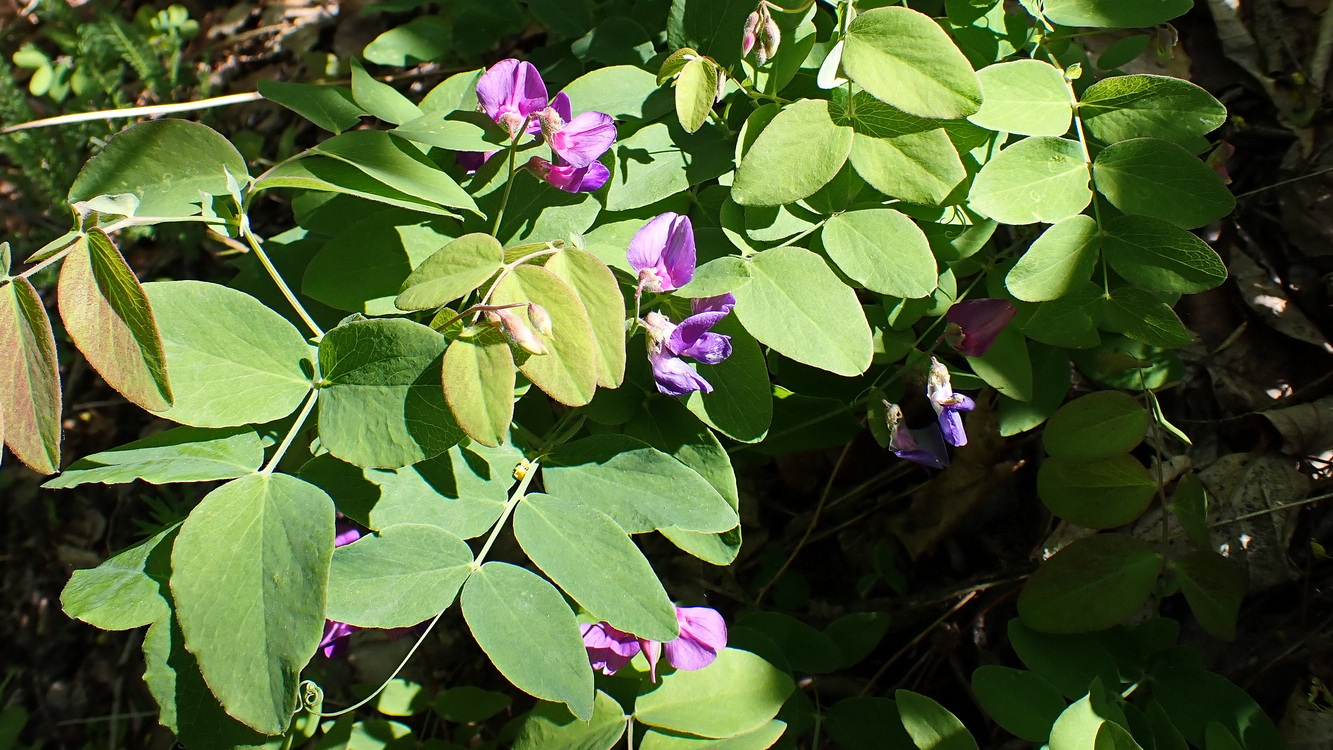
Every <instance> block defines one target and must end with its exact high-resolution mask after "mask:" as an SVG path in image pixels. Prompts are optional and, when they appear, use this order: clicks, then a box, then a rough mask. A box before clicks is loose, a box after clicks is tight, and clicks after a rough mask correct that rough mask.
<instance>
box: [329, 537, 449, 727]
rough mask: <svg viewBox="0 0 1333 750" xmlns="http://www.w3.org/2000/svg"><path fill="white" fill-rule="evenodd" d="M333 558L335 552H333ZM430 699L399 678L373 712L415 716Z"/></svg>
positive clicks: (388, 686)
mask: <svg viewBox="0 0 1333 750" xmlns="http://www.w3.org/2000/svg"><path fill="white" fill-rule="evenodd" d="M333 554H334V555H335V557H336V556H337V554H338V552H337V550H334V553H333ZM429 704H430V698H429V696H428V695H427V693H426V690H425V688H423V687H422V686H421V685H420V684H419V683H415V682H409V681H407V680H404V679H401V678H395V679H392V680H389V681H388V683H386V684H385V686H384V691H383V692H381V693H380V694H379V697H377V698H376V699H375V710H376V711H378V712H380V713H382V714H384V715H385V716H415V715H417V714H419V713H421V712H422V711H424V710H425V709H426V707H427V706H428V705H429Z"/></svg>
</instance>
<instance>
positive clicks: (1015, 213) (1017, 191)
mask: <svg viewBox="0 0 1333 750" xmlns="http://www.w3.org/2000/svg"><path fill="white" fill-rule="evenodd" d="M970 200H971V205H972V208H974V209H976V210H977V211H980V212H981V213H982V214H984V215H986V216H989V217H990V218H992V219H995V220H996V221H998V222H1000V223H1001V224H1032V223H1034V222H1038V221H1040V222H1045V223H1048V224H1049V223H1054V222H1057V221H1060V220H1061V219H1067V218H1069V217H1070V216H1073V215H1074V214H1077V213H1079V212H1080V211H1082V210H1083V209H1084V208H1087V206H1088V203H1089V202H1091V201H1092V189H1091V188H1090V187H1088V167H1087V165H1086V164H1085V163H1084V161H1083V148H1082V147H1081V146H1079V144H1078V142H1077V141H1071V140H1069V139H1067V138H1052V137H1049V136H1037V137H1032V138H1024V139H1023V140H1021V141H1019V142H1018V143H1015V144H1013V145H1012V146H1010V147H1008V148H1006V149H1005V150H1003V151H1001V152H1000V153H999V155H998V156H996V157H995V158H994V159H991V160H990V161H988V162H986V166H984V167H982V168H981V171H980V172H979V173H978V174H977V177H976V180H975V181H973V183H972V192H971V194H970Z"/></svg>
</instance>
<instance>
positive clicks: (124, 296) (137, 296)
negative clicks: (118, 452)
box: [60, 229, 172, 411]
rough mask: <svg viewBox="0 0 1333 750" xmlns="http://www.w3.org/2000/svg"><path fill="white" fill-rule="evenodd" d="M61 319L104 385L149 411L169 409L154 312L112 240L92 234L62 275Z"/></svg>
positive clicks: (168, 385) (67, 260)
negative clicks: (105, 383) (102, 379)
mask: <svg viewBox="0 0 1333 750" xmlns="http://www.w3.org/2000/svg"><path fill="white" fill-rule="evenodd" d="M60 317H61V319H62V320H64V321H65V329H66V330H67V331H69V335H70V338H72V339H74V343H75V344H76V345H77V346H78V347H79V349H80V351H82V352H83V354H84V356H85V357H87V358H88V363H89V364H91V365H92V366H93V369H95V370H97V372H98V374H100V375H101V376H102V377H103V378H104V379H105V380H106V382H107V383H108V384H109V385H110V386H111V387H112V388H115V389H116V390H118V391H120V392H121V394H123V395H124V396H125V398H127V399H129V400H130V401H133V402H134V403H136V404H138V405H139V406H142V407H143V408H145V409H147V410H149V411H163V410H165V409H167V407H169V406H171V402H172V396H171V383H170V382H169V381H168V379H167V360H166V354H165V353H164V352H163V348H162V336H161V335H160V334H159V333H158V330H157V322H156V321H155V320H154V319H153V310H152V308H151V307H149V305H148V297H147V296H146V295H145V294H144V291H143V287H142V286H140V285H139V280H138V279H136V278H135V277H134V272H133V271H132V270H130V267H129V265H128V264H126V263H125V259H124V258H122V257H121V255H120V253H119V252H118V251H117V250H116V247H115V245H112V244H111V239H110V238H109V237H107V236H106V235H105V234H104V233H102V232H101V231H100V230H97V229H94V230H93V231H92V232H90V233H89V234H88V235H87V236H86V237H84V238H82V239H80V240H79V244H78V245H77V246H76V247H75V248H74V249H73V250H72V251H71V252H70V254H69V256H68V257H67V258H65V264H64V267H63V268H61V270H60Z"/></svg>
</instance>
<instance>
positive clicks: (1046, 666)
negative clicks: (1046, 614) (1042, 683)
mask: <svg viewBox="0 0 1333 750" xmlns="http://www.w3.org/2000/svg"><path fill="white" fill-rule="evenodd" d="M1008 635H1009V643H1010V645H1012V646H1013V648H1014V652H1015V653H1016V654H1018V658H1019V659H1021V660H1022V662H1023V665H1024V666H1026V667H1027V668H1028V669H1031V670H1032V671H1033V672H1036V673H1037V674H1039V675H1041V676H1042V677H1044V678H1046V680H1047V681H1048V682H1050V683H1051V684H1052V685H1054V686H1055V687H1056V688H1058V689H1059V690H1060V692H1061V693H1062V694H1064V696H1065V698H1068V699H1071V700H1077V699H1079V698H1082V697H1083V696H1085V695H1087V694H1088V685H1089V684H1090V683H1091V682H1092V681H1093V680H1094V679H1101V680H1102V681H1104V682H1108V683H1110V684H1118V683H1119V681H1120V667H1118V666H1117V665H1116V661H1115V659H1114V658H1113V657H1112V656H1111V652H1110V651H1109V650H1108V649H1107V647H1106V645H1105V643H1104V642H1103V641H1101V640H1098V639H1097V637H1096V636H1092V635H1083V634H1076V635H1052V634H1050V633H1039V632H1036V631H1035V630H1032V629H1031V628H1029V627H1028V626H1026V625H1024V624H1023V621H1022V620H1020V619H1018V618H1017V617H1015V618H1014V619H1012V620H1010V621H1009V624H1008Z"/></svg>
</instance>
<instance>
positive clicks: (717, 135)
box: [604, 122, 734, 211]
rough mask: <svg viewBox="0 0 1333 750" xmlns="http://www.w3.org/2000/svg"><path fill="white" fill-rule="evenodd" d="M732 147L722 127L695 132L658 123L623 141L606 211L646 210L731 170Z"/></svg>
mask: <svg viewBox="0 0 1333 750" xmlns="http://www.w3.org/2000/svg"><path fill="white" fill-rule="evenodd" d="M732 143H733V141H732V138H731V137H729V136H728V135H726V134H725V133H723V132H722V131H721V130H720V129H719V128H716V127H708V128H701V129H700V130H699V132H697V133H693V134H691V133H686V132H685V131H684V130H682V129H681V128H680V126H679V125H677V124H675V123H672V124H670V125H668V124H665V123H660V122H657V123H653V124H652V125H649V126H647V127H644V128H641V129H639V130H638V131H637V132H635V133H634V135H631V136H630V137H628V138H625V139H624V140H621V141H617V142H616V144H615V145H614V146H612V147H611V151H610V152H609V155H610V158H609V159H606V161H607V162H609V163H607V167H609V168H610V170H611V177H610V179H609V180H607V187H606V188H605V190H606V191H607V193H606V210H608V211H628V210H630V209H634V208H641V207H643V206H647V205H650V204H653V203H656V202H658V201H660V200H663V199H664V198H669V197H671V196H672V195H675V194H676V193H679V192H682V191H685V190H689V189H690V187H691V186H693V185H698V184H699V183H701V182H704V181H706V180H711V179H713V178H715V177H719V176H721V175H723V174H726V173H727V172H730V171H731V170H732V167H733V166H734V162H733V153H734V151H733V148H732ZM604 158H605V157H604Z"/></svg>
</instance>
